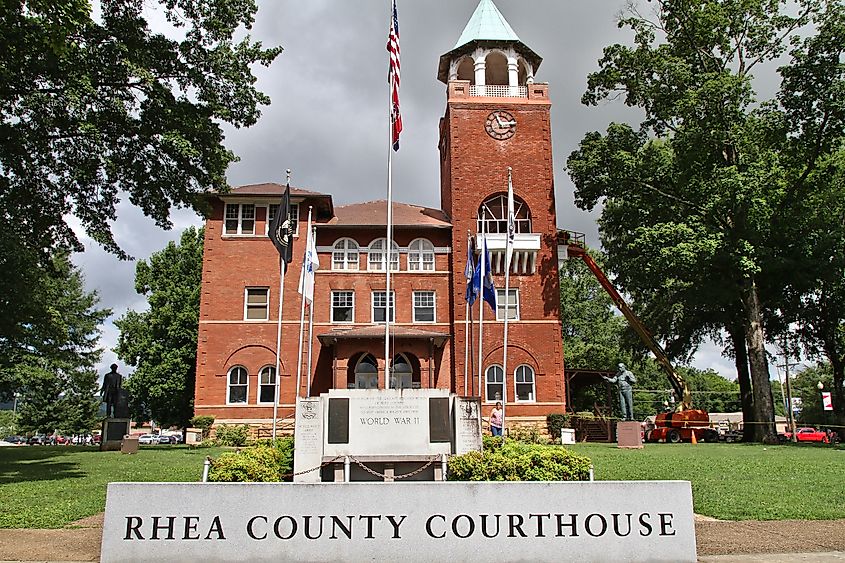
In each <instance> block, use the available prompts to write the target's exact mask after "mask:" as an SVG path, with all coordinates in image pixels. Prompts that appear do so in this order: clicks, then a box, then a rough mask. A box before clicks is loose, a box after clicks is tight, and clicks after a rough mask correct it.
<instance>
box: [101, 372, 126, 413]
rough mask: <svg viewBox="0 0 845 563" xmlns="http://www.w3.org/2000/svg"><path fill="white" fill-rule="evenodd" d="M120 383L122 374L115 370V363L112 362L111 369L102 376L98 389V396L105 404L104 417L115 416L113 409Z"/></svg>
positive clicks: (119, 390) (115, 404) (114, 409)
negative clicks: (100, 386) (101, 382)
mask: <svg viewBox="0 0 845 563" xmlns="http://www.w3.org/2000/svg"><path fill="white" fill-rule="evenodd" d="M122 384H123V376H122V375H120V374H119V373H118V372H117V364H112V365H111V371H110V372H109V373H107V374H106V375H105V376H103V387H102V389H100V397H101V398H102V402H104V403H105V404H106V418H110V417H114V416H117V413H116V412H115V411H116V406H117V404H118V398H119V396H120V392H121V391H122V389H121V386H122ZM121 414H123V413H121Z"/></svg>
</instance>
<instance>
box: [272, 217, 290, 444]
mask: <svg viewBox="0 0 845 563" xmlns="http://www.w3.org/2000/svg"><path fill="white" fill-rule="evenodd" d="M281 212H282V210H281V206H280V208H279V211H277V213H281ZM286 269H287V264H285V261H284V260H283V259H282V257H281V256H279V276H280V278H281V279H280V280H279V321H278V323H277V327H276V393H275V395H276V397H275V399H274V400H273V439H274V440H275V439H276V420H277V419H278V418H279V388H280V385H279V383H280V380H281V374H280V373H279V372H280V365H281V361H280V359H279V352H280V351H281V349H282V311H283V303H284V300H285V299H284V296H285V270H286Z"/></svg>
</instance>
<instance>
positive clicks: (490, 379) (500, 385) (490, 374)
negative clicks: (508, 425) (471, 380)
mask: <svg viewBox="0 0 845 563" xmlns="http://www.w3.org/2000/svg"><path fill="white" fill-rule="evenodd" d="M484 384H485V385H484V387H485V391H486V393H485V400H486V401H487V402H488V403H495V402H496V401H501V400H502V396H503V393H504V390H505V372H504V371H502V366H490V367H489V368H487V371H486V372H484Z"/></svg>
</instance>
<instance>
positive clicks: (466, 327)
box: [464, 229, 474, 397]
mask: <svg viewBox="0 0 845 563" xmlns="http://www.w3.org/2000/svg"><path fill="white" fill-rule="evenodd" d="M470 236H471V234H470V232H469V229H467V267H469V260H470V252H472V245H471V244H470ZM473 269H474V268H473ZM464 277H466V276H464ZM467 283H468V284H469V283H472V278H469V279H468V280H467ZM467 291H468V290H467ZM465 301H466V310H465V312H464V317H465V318H464V396H465V397H467V396H468V393H469V389H468V387H469V374H470V369H469V341H470V337H471V335H470V332H469V315H470V311H471V308H470V306H469V295H468V294H467V295H465Z"/></svg>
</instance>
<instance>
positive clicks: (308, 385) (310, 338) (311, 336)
mask: <svg viewBox="0 0 845 563" xmlns="http://www.w3.org/2000/svg"><path fill="white" fill-rule="evenodd" d="M308 213H309V215H310V214H311V209H310V208H309V209H308ZM316 239H317V229H316V227H312V229H311V240H312V241H315V242H314V245H315V246H316V244H317V243H316ZM315 285H316V281H315ZM313 348H314V299H313V290H312V298H311V302H310V303H308V380H307V381H306V389H307V394H306V395H305V396H306V397H311V377H312V376H313V373H314V372H313V371H312V370H311V350H312V349H313Z"/></svg>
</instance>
